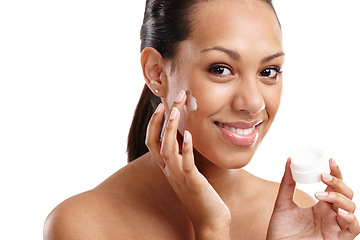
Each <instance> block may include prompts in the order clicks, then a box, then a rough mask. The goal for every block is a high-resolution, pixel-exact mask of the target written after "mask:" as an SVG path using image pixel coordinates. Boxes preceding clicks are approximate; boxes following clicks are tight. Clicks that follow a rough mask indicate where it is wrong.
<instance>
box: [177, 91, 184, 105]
mask: <svg viewBox="0 0 360 240" xmlns="http://www.w3.org/2000/svg"><path fill="white" fill-rule="evenodd" d="M184 96H185V91H184V90H181V91H180V93H179V95H178V96H177V97H176V99H175V102H176V103H179V102H181V101H182V100H183V98H184Z"/></svg>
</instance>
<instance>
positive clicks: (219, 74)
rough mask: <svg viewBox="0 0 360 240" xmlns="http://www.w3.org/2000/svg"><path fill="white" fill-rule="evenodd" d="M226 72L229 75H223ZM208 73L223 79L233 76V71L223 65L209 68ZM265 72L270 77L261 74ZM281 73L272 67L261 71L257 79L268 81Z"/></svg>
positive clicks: (277, 68) (275, 67) (278, 69)
mask: <svg viewBox="0 0 360 240" xmlns="http://www.w3.org/2000/svg"><path fill="white" fill-rule="evenodd" d="M219 70H220V71H222V73H218V72H217V71H219ZM226 70H228V71H229V74H226V75H223V72H224V71H226ZM208 71H209V73H212V74H215V75H217V76H220V77H225V76H228V75H230V74H231V75H233V74H234V73H233V70H232V69H231V68H230V67H228V66H225V65H213V66H211V67H210V68H209V70H208ZM265 71H270V73H269V74H270V76H263V75H262V74H267V73H266V72H265ZM271 71H275V76H271V75H272V74H271ZM281 73H282V71H281V69H280V68H279V67H277V66H274V67H267V68H265V69H263V70H262V71H261V72H260V73H259V77H261V78H270V79H277V78H278V76H279V74H281Z"/></svg>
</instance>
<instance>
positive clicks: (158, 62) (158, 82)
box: [141, 47, 166, 97]
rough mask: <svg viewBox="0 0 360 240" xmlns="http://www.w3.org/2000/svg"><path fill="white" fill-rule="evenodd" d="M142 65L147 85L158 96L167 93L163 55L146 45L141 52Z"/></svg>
mask: <svg viewBox="0 0 360 240" xmlns="http://www.w3.org/2000/svg"><path fill="white" fill-rule="evenodd" d="M141 66H142V70H143V74H144V78H145V82H146V85H147V86H148V87H149V89H150V90H151V91H152V92H153V93H154V94H155V95H156V96H158V97H164V96H165V95H166V92H165V91H166V74H165V72H164V60H163V57H162V55H161V54H160V53H159V52H158V51H157V50H156V49H155V48H152V47H146V48H145V49H144V50H143V51H142V53H141Z"/></svg>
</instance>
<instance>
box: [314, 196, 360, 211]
mask: <svg viewBox="0 0 360 240" xmlns="http://www.w3.org/2000/svg"><path fill="white" fill-rule="evenodd" d="M315 197H316V198H317V199H318V200H320V201H324V202H328V203H332V204H333V206H334V210H335V211H337V210H338V209H339V208H341V209H343V210H346V211H347V212H351V213H354V212H355V209H356V205H355V203H354V202H353V201H351V200H350V199H349V198H347V197H346V196H344V195H342V194H340V193H336V192H319V193H316V194H315Z"/></svg>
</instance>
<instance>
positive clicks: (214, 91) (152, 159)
mask: <svg viewBox="0 0 360 240" xmlns="http://www.w3.org/2000/svg"><path fill="white" fill-rule="evenodd" d="M198 6H201V7H198V8H196V12H195V13H196V14H195V15H194V16H196V20H195V22H196V24H195V25H194V26H195V27H194V28H195V29H194V30H193V33H192V34H191V36H190V37H189V39H186V40H185V41H183V42H181V43H180V44H179V47H178V50H177V51H178V52H177V57H176V59H163V58H162V56H161V55H160V54H159V53H158V52H157V51H156V50H155V49H153V48H150V47H149V48H146V49H144V51H143V52H142V57H141V64H142V68H143V72H144V78H145V81H146V83H147V85H148V87H149V88H150V89H151V90H152V91H153V92H154V93H155V94H156V95H157V96H159V97H160V98H161V99H162V104H160V105H159V106H158V108H157V110H156V111H155V112H154V114H153V117H152V119H151V120H150V122H149V125H148V133H147V140H146V144H147V146H148V148H149V150H150V152H149V153H147V154H145V155H143V156H142V157H140V158H139V159H137V160H135V161H134V162H132V163H131V164H129V165H127V166H126V167H124V168H122V169H120V170H119V171H118V172H117V173H115V174H114V175H113V176H111V177H110V178H109V179H107V180H106V181H105V182H103V183H102V184H100V185H99V186H98V187H96V188H95V189H93V190H91V191H88V192H86V193H83V194H80V195H77V196H74V197H72V198H70V199H68V200H66V201H64V202H63V203H61V204H60V205H59V206H58V207H57V208H55V209H54V211H53V212H52V213H51V214H50V215H49V217H48V219H47V221H46V223H45V228H44V238H45V239H46V240H53V239H56V240H62V239H67V240H69V239H70V240H71V239H76V240H81V239H87V240H91V239H97V240H99V239H100V240H101V239H106V240H107V239H167V240H168V239H196V240H202V239H213V240H215V239H221V240H227V239H234V240H235V239H236V240H238V239H255V240H256V239H268V240H273V239H316V240H320V239H323V236H335V237H334V238H332V239H334V240H335V239H341V240H344V239H346V240H347V239H353V238H354V237H355V236H356V235H357V234H358V233H359V232H360V227H359V223H358V221H357V219H356V218H355V216H354V214H353V213H354V211H355V204H354V203H353V202H352V196H353V193H352V191H351V189H350V188H349V187H347V186H346V184H344V182H343V181H342V176H341V173H340V170H339V168H338V167H337V165H336V164H335V162H334V161H330V168H331V170H332V172H331V175H332V176H333V177H332V180H328V178H329V176H326V175H324V176H323V182H324V183H325V184H327V185H328V188H327V189H326V193H328V195H327V196H325V195H324V193H322V194H318V195H317V196H316V197H317V198H318V200H319V201H320V202H319V203H318V204H316V205H314V204H315V202H314V200H313V198H311V197H309V196H307V195H306V194H305V193H303V192H300V191H296V190H295V183H294V181H293V180H292V177H291V173H290V172H289V162H287V165H286V170H285V174H284V179H283V181H282V183H281V185H280V184H278V183H273V182H268V181H265V180H262V179H260V178H258V177H256V176H254V175H252V174H250V173H248V172H246V171H245V170H242V169H241V168H242V167H243V166H246V164H247V163H248V162H249V161H250V160H251V158H252V156H253V154H254V153H255V151H256V149H257V147H258V146H259V144H260V143H261V140H262V139H263V138H264V136H265V135H266V133H267V131H268V129H269V128H270V126H271V124H272V122H273V120H274V118H275V115H276V113H277V110H278V107H279V104H280V98H281V91H282V75H281V67H282V65H283V62H284V56H283V55H284V53H283V49H282V40H281V29H280V26H279V24H278V21H277V19H276V16H275V14H274V12H273V10H272V9H271V8H270V7H269V6H268V5H266V4H264V3H262V2H260V1H230V0H229V1H228V0H226V1H225V0H217V1H209V2H207V1H205V2H203V3H199V5H198ZM224 13H226V14H224ZM209 16H212V17H211V18H209ZM187 89H190V90H191V92H192V95H193V96H194V97H196V100H197V104H198V109H197V110H196V111H193V112H190V111H185V110H184V106H185V104H186V101H187V95H186V94H185V92H184V90H187ZM163 116H165V127H164V129H163V130H161V126H160V124H161V120H162V119H163ZM251 121H259V122H261V123H260V125H258V127H257V128H256V129H257V130H256V131H257V132H256V133H257V137H256V138H255V139H254V141H253V142H252V143H251V144H244V142H240V143H239V142H232V141H231V140H229V139H228V138H226V137H224V135H222V131H223V130H220V129H221V128H223V127H221V126H220V125H219V124H218V123H219V122H220V123H224V124H225V125H226V124H231V123H232V122H240V123H244V122H251ZM160 136H161V137H160ZM295 203H296V204H295ZM298 206H301V207H304V208H300V207H298ZM274 207H275V208H274ZM341 209H343V210H345V212H346V214H345V213H344V211H342V210H341ZM314 212H315V213H316V214H313V213H314ZM329 216H330V217H329ZM303 219H306V221H302V220H303ZM301 224H304V225H301ZM299 226H302V227H303V228H301V229H300V230H299V228H297V227H299ZM305 227H306V228H305ZM304 229H306V231H303V230H304ZM324 229H326V232H324ZM326 234H328V235H326ZM325 239H328V238H325ZM330 239H331V238H330Z"/></svg>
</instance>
